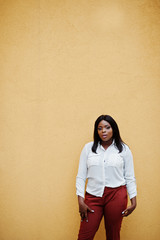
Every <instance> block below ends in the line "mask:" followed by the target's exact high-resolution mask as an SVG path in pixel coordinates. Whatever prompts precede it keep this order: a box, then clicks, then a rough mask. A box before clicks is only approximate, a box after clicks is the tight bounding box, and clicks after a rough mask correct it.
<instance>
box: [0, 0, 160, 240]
mask: <svg viewBox="0 0 160 240" xmlns="http://www.w3.org/2000/svg"><path fill="white" fill-rule="evenodd" d="M159 79H160V2H159V1H158V0H151V1H149V0H141V1H139V0H134V1H127V0H119V1H109V0H107V1H106V0H91V1H89V0H81V1H74V0H66V1H65V0H39V1H38V0H35V1H34V0H23V1H20V0H0V239H1V240H52V239H53V240H64V239H67V240H75V239H76V238H77V233H78V229H79V223H80V218H79V213H78V204H77V197H76V195H75V178H76V174H77V169H78V162H79V155H80V152H81V149H82V147H83V146H84V144H85V143H86V142H88V141H91V140H92V134H93V124H94V121H95V119H96V118H97V117H98V116H99V115H101V114H110V115H111V116H113V117H114V118H115V120H116V121H117V122H118V125H119V128H120V132H121V136H122V138H123V139H124V141H125V142H126V143H127V144H128V145H129V146H130V148H131V150H132V152H133V156H134V165H135V173H136V179H137V185H138V206H137V209H136V211H135V212H134V213H133V214H132V215H131V216H129V217H128V218H125V219H124V222H123V226H122V232H121V236H122V239H123V240H128V239H129V240H135V239H137V240H139V239H140V240H159V238H160V225H159V213H160V207H159V197H160V191H159V182H160V174H159V169H160V159H159V157H160V147H159V131H160V124H159V122H160V111H159V105H160V80H159ZM104 236H105V232H104V226H103V222H102V224H101V226H100V229H99V231H98V233H97V235H96V237H95V239H96V240H103V239H105V237H104Z"/></svg>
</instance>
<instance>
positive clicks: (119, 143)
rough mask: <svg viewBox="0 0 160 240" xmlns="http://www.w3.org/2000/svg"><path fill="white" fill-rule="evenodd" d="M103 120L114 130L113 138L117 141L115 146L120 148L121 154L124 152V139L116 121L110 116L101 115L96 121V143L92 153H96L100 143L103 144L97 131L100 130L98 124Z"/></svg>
mask: <svg viewBox="0 0 160 240" xmlns="http://www.w3.org/2000/svg"><path fill="white" fill-rule="evenodd" d="M102 120H105V121H107V122H108V123H109V124H110V125H111V127H112V130H113V137H112V138H113V140H114V141H115V145H116V147H117V148H118V150H119V153H120V152H122V150H123V145H124V142H123V141H122V139H121V137H120V132H119V129H118V125H117V123H116V121H115V120H114V119H113V118H112V117H111V116H109V115H101V116H99V117H98V118H97V120H96V121H95V124H94V143H93V146H92V152H94V153H96V150H97V147H98V143H99V142H101V139H100V137H99V135H98V131H97V130H98V124H99V123H100V122H101V121H102Z"/></svg>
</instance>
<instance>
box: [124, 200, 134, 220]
mask: <svg viewBox="0 0 160 240" xmlns="http://www.w3.org/2000/svg"><path fill="white" fill-rule="evenodd" d="M136 206H137V202H136V197H134V198H132V199H131V206H129V207H128V208H127V209H125V210H124V211H123V212H122V216H123V217H127V216H128V215H130V214H131V213H132V212H133V211H134V209H135V208H136Z"/></svg>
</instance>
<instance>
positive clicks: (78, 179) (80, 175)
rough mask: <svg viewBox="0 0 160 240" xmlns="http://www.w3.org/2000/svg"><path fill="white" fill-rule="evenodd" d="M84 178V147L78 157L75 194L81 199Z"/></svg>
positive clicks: (85, 173)
mask: <svg viewBox="0 0 160 240" xmlns="http://www.w3.org/2000/svg"><path fill="white" fill-rule="evenodd" d="M86 178H87V150H86V145H85V146H84V148H83V150H82V152H81V155H80V161H79V168H78V174H77V177H76V194H77V195H78V196H81V197H83V198H84V191H85V183H86Z"/></svg>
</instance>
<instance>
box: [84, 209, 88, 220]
mask: <svg viewBox="0 0 160 240" xmlns="http://www.w3.org/2000/svg"><path fill="white" fill-rule="evenodd" d="M84 216H85V219H86V222H88V216H87V211H86V212H85V215H84Z"/></svg>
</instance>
